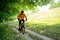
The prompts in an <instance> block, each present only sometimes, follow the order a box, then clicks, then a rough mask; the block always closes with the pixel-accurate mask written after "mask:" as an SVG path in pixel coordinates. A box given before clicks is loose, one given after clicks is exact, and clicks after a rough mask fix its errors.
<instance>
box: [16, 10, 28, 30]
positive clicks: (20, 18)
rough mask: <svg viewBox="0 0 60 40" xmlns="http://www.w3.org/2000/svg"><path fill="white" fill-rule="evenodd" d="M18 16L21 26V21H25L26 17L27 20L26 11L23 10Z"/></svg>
mask: <svg viewBox="0 0 60 40" xmlns="http://www.w3.org/2000/svg"><path fill="white" fill-rule="evenodd" d="M17 18H18V21H19V26H20V24H21V21H22V22H23V23H24V18H25V19H26V21H27V16H26V15H25V14H24V11H23V10H22V11H21V13H20V14H19V15H18V16H17ZM19 30H20V27H19Z"/></svg>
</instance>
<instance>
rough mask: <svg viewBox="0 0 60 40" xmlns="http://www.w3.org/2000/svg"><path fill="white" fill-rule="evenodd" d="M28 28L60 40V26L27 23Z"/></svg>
mask: <svg viewBox="0 0 60 40" xmlns="http://www.w3.org/2000/svg"><path fill="white" fill-rule="evenodd" d="M26 25H27V26H28V28H30V29H31V30H33V31H36V32H38V33H40V34H42V35H45V36H49V37H51V38H54V39H55V40H60V24H54V25H46V24H43V23H42V24H36V23H26Z"/></svg>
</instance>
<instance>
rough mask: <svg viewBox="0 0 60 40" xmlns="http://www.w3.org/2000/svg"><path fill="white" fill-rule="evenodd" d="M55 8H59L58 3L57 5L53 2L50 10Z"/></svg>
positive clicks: (59, 3)
mask: <svg viewBox="0 0 60 40" xmlns="http://www.w3.org/2000/svg"><path fill="white" fill-rule="evenodd" d="M56 7H60V1H59V2H57V3H55V2H53V3H52V4H51V7H50V8H56Z"/></svg>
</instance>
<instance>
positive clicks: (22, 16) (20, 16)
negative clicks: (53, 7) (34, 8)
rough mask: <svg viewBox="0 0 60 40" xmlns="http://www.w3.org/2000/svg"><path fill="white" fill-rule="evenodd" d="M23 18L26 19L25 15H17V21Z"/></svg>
mask: <svg viewBox="0 0 60 40" xmlns="http://www.w3.org/2000/svg"><path fill="white" fill-rule="evenodd" d="M24 17H25V18H26V15H25V14H19V15H18V19H19V20H22V19H24Z"/></svg>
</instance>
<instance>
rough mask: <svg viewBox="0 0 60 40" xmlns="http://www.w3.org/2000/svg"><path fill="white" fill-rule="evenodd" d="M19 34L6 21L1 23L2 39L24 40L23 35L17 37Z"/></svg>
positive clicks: (0, 39) (0, 32)
mask: <svg viewBox="0 0 60 40" xmlns="http://www.w3.org/2000/svg"><path fill="white" fill-rule="evenodd" d="M16 35H18V34H17V33H16V32H15V31H14V30H13V29H12V28H11V26H8V25H6V24H4V23H0V40H16V39H18V40H24V38H22V37H21V36H18V37H16Z"/></svg>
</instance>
